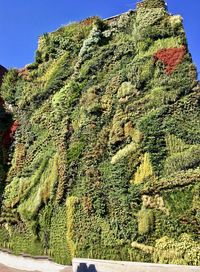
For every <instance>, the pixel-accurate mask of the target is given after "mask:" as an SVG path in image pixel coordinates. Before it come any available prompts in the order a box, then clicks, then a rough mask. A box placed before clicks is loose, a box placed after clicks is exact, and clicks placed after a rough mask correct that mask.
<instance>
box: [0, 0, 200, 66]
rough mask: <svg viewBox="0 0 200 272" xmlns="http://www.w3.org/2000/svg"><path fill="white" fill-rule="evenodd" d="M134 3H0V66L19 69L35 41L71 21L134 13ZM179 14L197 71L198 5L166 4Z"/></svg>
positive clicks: (193, 1) (192, 0) (195, 0)
mask: <svg viewBox="0 0 200 272" xmlns="http://www.w3.org/2000/svg"><path fill="white" fill-rule="evenodd" d="M136 2H137V1H135V0H0V4H1V6H0V64H2V65H4V66H6V67H23V66H24V65H25V64H28V63H31V62H32V61H33V59H34V51H35V50H36V48H37V40H38V37H39V36H40V35H41V34H43V33H45V32H49V31H53V30H55V29H57V28H58V27H60V26H61V25H64V24H66V23H69V22H71V21H77V20H80V19H83V18H86V17H89V16H93V15H98V16H101V17H103V18H105V17H109V16H112V15H115V14H118V13H121V12H124V11H127V10H129V9H134V8H135V4H136ZM167 3H168V9H169V12H171V13H173V14H181V15H182V16H183V18H184V25H185V30H186V33H187V38H188V42H189V47H190V51H191V53H192V56H193V60H194V62H195V63H196V65H197V66H198V70H199V71H200V53H199V51H200V49H199V48H200V27H199V25H200V1H199V0H184V1H183V0H167Z"/></svg>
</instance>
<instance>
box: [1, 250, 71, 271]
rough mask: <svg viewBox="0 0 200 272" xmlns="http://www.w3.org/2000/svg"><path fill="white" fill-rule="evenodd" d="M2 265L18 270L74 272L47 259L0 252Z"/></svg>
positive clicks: (68, 267)
mask: <svg viewBox="0 0 200 272" xmlns="http://www.w3.org/2000/svg"><path fill="white" fill-rule="evenodd" d="M0 263H1V264H3V265H5V266H7V267H10V268H15V269H18V270H25V271H38V272H62V271H63V272H64V271H66V272H67V271H72V270H71V267H70V266H64V265H60V264H56V263H54V262H52V261H50V260H48V259H47V258H43V257H39V258H38V259H36V258H34V259H33V258H31V257H29V256H28V257H24V256H15V255H12V254H10V253H8V252H2V251H0Z"/></svg>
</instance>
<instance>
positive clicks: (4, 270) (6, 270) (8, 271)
mask: <svg viewBox="0 0 200 272" xmlns="http://www.w3.org/2000/svg"><path fill="white" fill-rule="evenodd" d="M0 272H28V271H25V270H18V269H14V268H10V267H7V266H4V265H1V264H0ZM32 272H38V271H32Z"/></svg>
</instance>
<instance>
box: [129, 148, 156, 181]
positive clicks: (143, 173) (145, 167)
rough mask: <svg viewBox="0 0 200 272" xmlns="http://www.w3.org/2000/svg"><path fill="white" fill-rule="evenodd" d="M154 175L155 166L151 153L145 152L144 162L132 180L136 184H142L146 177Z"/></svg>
mask: <svg viewBox="0 0 200 272" xmlns="http://www.w3.org/2000/svg"><path fill="white" fill-rule="evenodd" d="M152 176H153V167H152V164H151V159H150V155H149V153H145V154H144V157H143V160H142V163H141V164H140V166H139V167H138V169H137V171H136V173H135V175H134V179H133V181H132V182H133V183H134V184H140V183H142V182H143V181H144V180H145V179H147V178H149V177H152Z"/></svg>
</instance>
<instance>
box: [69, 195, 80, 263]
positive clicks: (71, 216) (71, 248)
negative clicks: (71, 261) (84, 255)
mask: <svg viewBox="0 0 200 272" xmlns="http://www.w3.org/2000/svg"><path fill="white" fill-rule="evenodd" d="M78 203H79V199H78V197H75V196H70V197H68V198H67V201H66V210H67V217H66V221H67V233H66V235H67V245H68V247H69V251H70V255H71V257H72V258H73V257H75V255H76V247H77V244H76V240H75V232H76V230H75V228H74V213H75V209H76V205H77V204H78Z"/></svg>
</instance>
